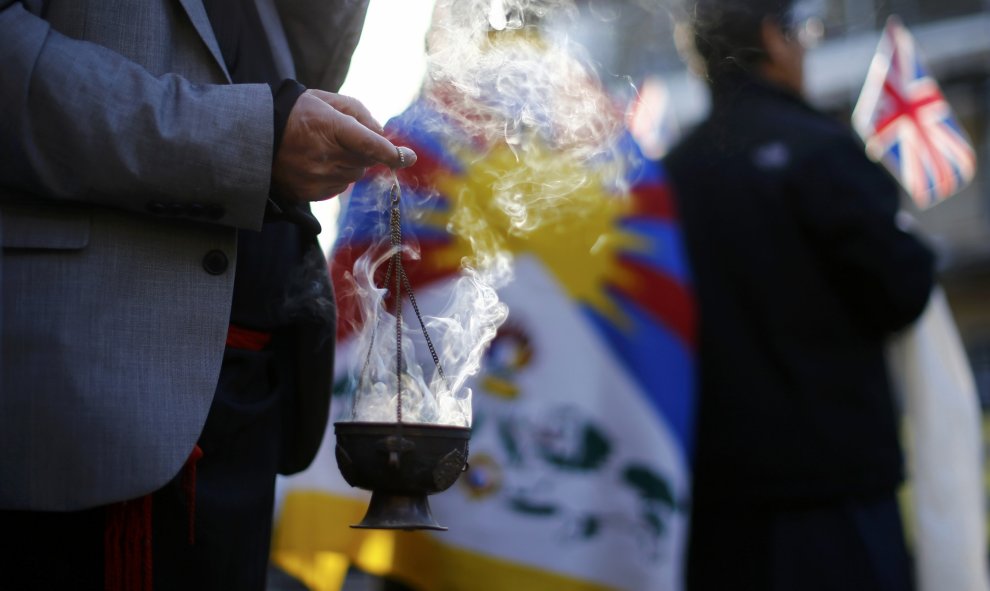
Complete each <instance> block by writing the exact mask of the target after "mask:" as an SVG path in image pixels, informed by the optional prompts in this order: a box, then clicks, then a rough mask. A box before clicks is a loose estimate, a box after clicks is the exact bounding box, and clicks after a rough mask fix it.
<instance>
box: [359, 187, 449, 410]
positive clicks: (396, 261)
mask: <svg viewBox="0 0 990 591" xmlns="http://www.w3.org/2000/svg"><path fill="white" fill-rule="evenodd" d="M390 194H391V196H392V202H391V208H390V211H389V240H390V242H391V246H392V248H393V249H394V252H393V253H392V256H391V257H390V259H389V262H388V268H387V269H386V270H385V280H384V282H383V283H382V285H384V286H385V288H386V289H388V287H389V282H390V281H391V280H392V273H393V272H394V273H395V289H394V291H393V297H394V298H395V302H394V304H393V310H394V313H395V379H396V418H397V421H398V422H399V423H400V424H401V423H402V289H403V288H405V290H406V294H407V295H408V297H409V303H410V304H412V309H413V311H414V312H415V313H416V320H418V321H419V326H420V328H421V329H422V331H423V338H424V339H426V346H427V347H428V348H429V349H430V355H431V356H432V357H433V364H434V365H435V366H436V368H437V374H438V375H439V376H440V378H441V379H442V380H443V383H444V385H445V386H446V387H447V389H448V390H450V384H449V383H448V382H447V376H446V375H445V374H444V373H443V367H441V365H440V356H439V355H437V351H436V348H435V347H434V346H433V340H432V339H430V334H429V332H428V331H427V330H426V323H425V322H423V315H422V313H421V312H420V311H419V304H417V303H416V295H415V294H414V293H413V289H412V283H411V282H410V281H409V276H408V275H407V274H406V270H405V268H403V266H402V212H401V210H400V207H399V198H400V197H401V191H400V189H399V184H398V182H396V183H394V184H393V185H392V189H391V191H390ZM378 318H379V320H380V319H381V316H379V317H378ZM377 326H378V325H377V322H376V324H375V327H376V328H375V331H374V332H372V334H371V342H370V344H369V347H368V356H367V357H366V358H365V362H364V368H362V370H361V378H360V380H359V382H358V384H359V387H360V385H361V384H363V383H364V380H365V376H366V375H367V371H368V367H369V365H370V363H371V353H372V349H373V348H374V344H375V334H376V333H377V332H378V329H377Z"/></svg>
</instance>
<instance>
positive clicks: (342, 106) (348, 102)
mask: <svg viewBox="0 0 990 591" xmlns="http://www.w3.org/2000/svg"><path fill="white" fill-rule="evenodd" d="M307 92H310V91H307ZM311 92H312V94H313V96H315V97H316V98H318V99H320V100H321V101H323V102H325V103H326V104H328V105H330V106H331V107H333V108H334V109H337V110H338V111H340V112H341V113H344V114H345V115H350V116H351V117H354V118H355V119H357V120H358V122H359V123H360V124H361V125H363V126H365V127H367V128H368V129H370V130H371V131H373V132H375V133H377V134H379V135H382V134H383V133H385V130H384V129H383V128H382V125H381V123H379V122H378V120H376V119H375V118H374V117H373V116H372V115H371V112H370V111H368V108H367V107H365V106H364V104H363V103H361V101H359V100H357V99H356V98H352V97H349V96H346V95H343V94H334V93H332V92H325V91H323V90H312V91H311Z"/></svg>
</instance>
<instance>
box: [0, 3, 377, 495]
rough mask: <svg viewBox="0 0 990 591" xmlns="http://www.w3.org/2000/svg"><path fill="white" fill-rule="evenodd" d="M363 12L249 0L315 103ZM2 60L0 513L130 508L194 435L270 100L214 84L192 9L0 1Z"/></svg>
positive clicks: (260, 179) (210, 383) (210, 387)
mask: <svg viewBox="0 0 990 591" xmlns="http://www.w3.org/2000/svg"><path fill="white" fill-rule="evenodd" d="M365 7H366V0H340V1H338V2H328V1H320V0H295V1H288V0H286V1H284V2H281V4H280V3H278V1H277V0H276V2H274V3H272V0H259V11H260V13H261V14H262V17H263V20H264V22H265V26H266V32H267V33H268V35H269V37H270V41H271V44H272V46H273V48H274V49H275V53H276V63H277V64H278V65H279V67H280V68H281V69H282V71H283V72H284V74H285V76H286V77H290V76H293V74H295V75H296V77H297V79H299V80H300V81H301V82H303V83H304V84H306V85H307V86H310V87H321V88H325V89H327V90H336V88H337V87H338V86H339V84H340V83H341V81H342V78H343V74H344V72H345V71H346V67H347V65H348V62H349V59H350V54H351V52H352V51H353V49H354V46H355V44H356V42H357V39H358V35H359V32H360V29H361V26H362V25H363V18H364V10H365ZM285 33H288V35H286V34H285ZM0 64H2V67H0V109H2V112H3V116H2V121H0V244H2V246H3V251H2V256H0V313H2V316H0V388H2V389H0V508H5V509H38V510H73V509H80V508H85V507H91V506H95V505H99V504H104V503H109V502H114V501H119V500H123V499H128V498H134V497H137V496H140V495H143V494H146V493H148V492H150V491H152V490H155V489H157V488H159V487H161V486H162V485H163V484H165V483H166V482H168V481H169V480H170V479H171V478H173V477H174V476H175V475H176V474H177V473H178V471H179V470H180V469H181V467H182V465H183V463H184V461H185V460H186V458H187V457H188V455H189V453H190V451H191V450H192V448H193V446H194V445H195V443H196V440H197V438H198V436H199V433H200V431H201V429H202V427H203V424H204V422H205V419H206V414H207V411H208V409H209V406H210V402H211V400H212V397H213V393H214V390H215V387H216V383H217V377H218V374H219V369H220V361H221V356H222V352H223V347H224V341H225V336H226V328H227V322H228V318H229V312H230V301H231V291H232V287H233V270H234V266H235V261H236V256H237V255H236V252H237V251H236V230H237V229H238V228H249V229H259V228H260V227H261V223H262V219H263V215H264V209H265V203H266V200H267V196H268V190H269V182H270V176H271V163H272V149H273V111H272V109H273V106H272V98H271V93H270V90H269V89H268V86H267V85H231V84H229V78H228V76H227V73H226V70H225V68H224V64H223V61H222V58H221V56H220V52H219V48H218V46H217V43H216V40H215V38H214V36H213V33H212V29H211V27H210V23H209V21H208V19H207V17H206V13H205V11H204V8H203V5H202V2H201V0H132V1H128V2H110V1H106V0H103V1H100V0H23V1H20V2H18V1H11V0H0ZM322 394H323V395H327V394H328V392H323V393H322ZM313 451H314V452H315V450H313Z"/></svg>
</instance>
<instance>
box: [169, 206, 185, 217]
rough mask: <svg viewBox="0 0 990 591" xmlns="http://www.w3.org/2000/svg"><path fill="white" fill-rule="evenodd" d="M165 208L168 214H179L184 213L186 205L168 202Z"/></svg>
mask: <svg viewBox="0 0 990 591" xmlns="http://www.w3.org/2000/svg"><path fill="white" fill-rule="evenodd" d="M167 209H168V214H169V215H174V216H180V215H182V214H184V213H186V206H185V205H183V204H182V203H169V204H168V206H167Z"/></svg>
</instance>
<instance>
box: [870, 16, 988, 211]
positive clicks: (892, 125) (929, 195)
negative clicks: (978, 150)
mask: <svg viewBox="0 0 990 591" xmlns="http://www.w3.org/2000/svg"><path fill="white" fill-rule="evenodd" d="M853 126H854V127H855V129H856V131H857V132H858V133H859V135H860V136H861V137H862V138H863V141H864V142H866V150H867V153H868V154H869V155H870V157H871V158H873V159H874V160H877V161H879V162H882V163H883V165H884V166H885V167H886V168H887V170H889V171H890V173H891V174H892V175H893V176H894V177H895V178H896V179H897V180H898V181H899V182H900V183H901V185H902V186H903V187H904V189H905V190H906V191H907V192H908V194H909V195H910V196H911V197H912V199H914V201H915V203H916V204H917V205H918V207H920V208H922V209H924V208H928V207H931V206H933V205H935V204H936V203H939V202H940V201H942V200H943V199H946V198H948V197H950V196H952V195H954V194H956V193H957V192H959V191H960V190H961V189H962V188H963V187H965V186H966V184H967V183H969V182H970V181H971V180H972V179H973V176H974V174H975V173H976V157H975V155H974V152H973V147H972V145H971V144H970V142H969V139H968V138H967V136H966V134H965V132H964V131H963V129H962V128H961V127H960V125H959V122H958V121H957V120H956V117H955V115H954V114H953V112H952V108H951V107H950V105H949V103H948V102H947V101H946V100H945V96H943V94H942V91H941V89H940V88H939V85H938V82H936V81H935V79H934V78H932V76H931V75H930V74H929V73H928V70H927V69H926V68H925V65H924V64H923V63H922V60H921V57H920V56H919V54H918V50H917V47H916V45H915V41H914V38H913V37H912V36H911V33H910V32H909V31H908V30H907V29H906V28H905V27H904V26H903V25H902V24H901V22H900V20H898V19H897V18H895V17H891V18H890V19H889V20H888V21H887V26H886V28H885V29H884V32H883V36H882V37H881V39H880V44H879V46H878V47H877V51H876V54H875V55H874V57H873V62H872V63H871V64H870V69H869V73H868V74H867V77H866V83H865V84H864V85H863V90H862V92H861V93H860V96H859V101H858V102H857V104H856V108H855V110H854V112H853Z"/></svg>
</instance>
